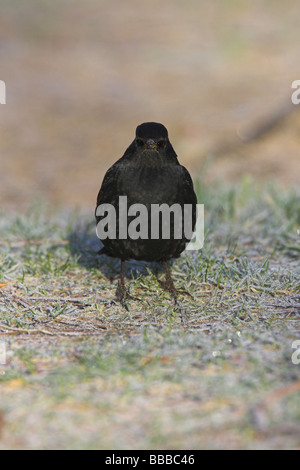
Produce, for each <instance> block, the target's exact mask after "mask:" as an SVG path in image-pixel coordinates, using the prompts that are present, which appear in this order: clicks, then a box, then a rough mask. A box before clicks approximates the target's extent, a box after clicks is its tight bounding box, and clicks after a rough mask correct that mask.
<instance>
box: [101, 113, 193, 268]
mask: <svg viewBox="0 0 300 470" xmlns="http://www.w3.org/2000/svg"><path fill="white" fill-rule="evenodd" d="M120 196H127V206H128V207H130V206H132V205H133V204H143V205H144V206H145V207H146V208H147V211H148V214H149V217H148V235H149V237H148V239H142V238H138V239H134V240H133V239H130V238H129V237H127V238H125V239H120V237H119V236H118V235H119V233H120V232H119V231H120V227H119V222H118V220H119V212H118V211H119V197H120ZM196 203H197V199H196V195H195V192H194V189H193V182H192V179H191V176H190V174H189V172H188V171H187V170H186V168H184V167H183V166H182V165H180V164H179V162H178V159H177V155H176V153H175V151H174V149H173V147H172V145H171V143H170V141H169V138H168V131H167V129H166V128H165V127H164V126H163V125H162V124H159V123H154V122H146V123H143V124H141V125H139V126H138V127H137V129H136V137H135V139H134V141H133V142H132V143H131V145H130V146H129V147H128V148H127V150H126V151H125V153H124V155H123V157H122V158H120V159H119V160H118V161H117V162H116V163H114V165H113V166H112V167H111V168H109V170H108V171H107V173H106V175H105V176H104V179H103V182H102V185H101V188H100V191H99V193H98V197H97V207H98V206H99V205H101V204H111V205H112V206H114V207H115V209H116V214H117V218H116V225H117V227H116V233H117V237H116V239H109V238H106V239H102V242H103V245H104V247H103V249H102V250H101V253H103V254H106V255H109V256H113V257H116V258H120V259H121V260H122V262H124V260H127V259H135V260H144V261H165V262H166V261H167V260H169V259H171V258H176V257H178V256H180V254H181V253H182V251H183V250H184V249H185V247H186V244H187V242H188V241H189V238H190V237H186V236H185V234H184V233H183V230H182V232H181V233H182V236H181V238H180V239H175V238H174V221H175V219H174V218H173V217H171V226H170V238H169V239H163V238H162V232H161V227H160V232H159V237H158V239H151V207H152V206H151V205H153V204H159V205H161V204H167V205H168V206H172V205H173V204H179V205H180V207H182V208H183V206H184V205H185V204H189V205H191V207H192V215H193V217H192V219H193V220H192V225H193V227H192V228H193V229H194V225H195V221H196ZM182 214H184V212H182ZM171 215H172V214H171ZM133 219H134V217H132V216H131V217H130V216H128V218H127V223H128V224H129V223H130V222H131V220H133ZM100 220H101V217H99V216H97V208H96V221H97V223H98V222H99V221H100ZM161 222H162V223H163V222H164V220H161Z"/></svg>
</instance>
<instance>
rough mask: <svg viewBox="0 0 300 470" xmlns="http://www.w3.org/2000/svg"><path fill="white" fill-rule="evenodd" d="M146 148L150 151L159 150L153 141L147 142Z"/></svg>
mask: <svg viewBox="0 0 300 470" xmlns="http://www.w3.org/2000/svg"><path fill="white" fill-rule="evenodd" d="M145 148H146V149H150V150H157V143H156V142H155V141H154V140H153V139H148V140H146V143H145Z"/></svg>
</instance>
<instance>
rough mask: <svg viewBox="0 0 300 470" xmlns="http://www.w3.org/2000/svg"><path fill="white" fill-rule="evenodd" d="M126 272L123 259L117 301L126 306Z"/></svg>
mask: <svg viewBox="0 0 300 470" xmlns="http://www.w3.org/2000/svg"><path fill="white" fill-rule="evenodd" d="M124 272H125V260H123V259H122V260H121V274H120V280H119V283H118V287H117V293H116V295H117V301H118V302H120V303H121V305H122V306H123V307H124V306H125V307H126V304H125V299H126V294H127V292H126V287H125V280H124Z"/></svg>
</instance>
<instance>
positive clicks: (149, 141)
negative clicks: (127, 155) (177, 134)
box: [135, 122, 171, 152]
mask: <svg viewBox="0 0 300 470" xmlns="http://www.w3.org/2000/svg"><path fill="white" fill-rule="evenodd" d="M135 144H136V147H137V148H138V149H141V150H150V151H151V150H152V151H153V150H154V151H157V152H159V151H160V150H162V149H166V148H167V146H168V144H169V145H171V144H170V143H169V139H168V131H167V129H166V128H165V126H163V125H162V124H159V123H157V122H144V123H143V124H140V125H139V126H138V127H137V128H136V137H135Z"/></svg>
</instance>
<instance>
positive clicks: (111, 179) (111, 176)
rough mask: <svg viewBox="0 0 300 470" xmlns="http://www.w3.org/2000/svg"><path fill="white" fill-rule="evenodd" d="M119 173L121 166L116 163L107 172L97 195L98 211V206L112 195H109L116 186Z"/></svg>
mask: <svg viewBox="0 0 300 470" xmlns="http://www.w3.org/2000/svg"><path fill="white" fill-rule="evenodd" d="M118 173H119V166H118V165H117V164H116V163H115V164H114V165H113V166H112V167H110V168H109V169H108V170H107V172H106V173H105V176H104V178H103V181H102V185H101V188H100V190H99V193H98V196H97V206H96V211H97V207H98V206H99V205H100V204H103V202H105V201H106V199H107V196H108V198H109V197H110V196H109V195H111V193H112V190H113V188H114V187H115V183H116V178H117V175H118Z"/></svg>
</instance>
